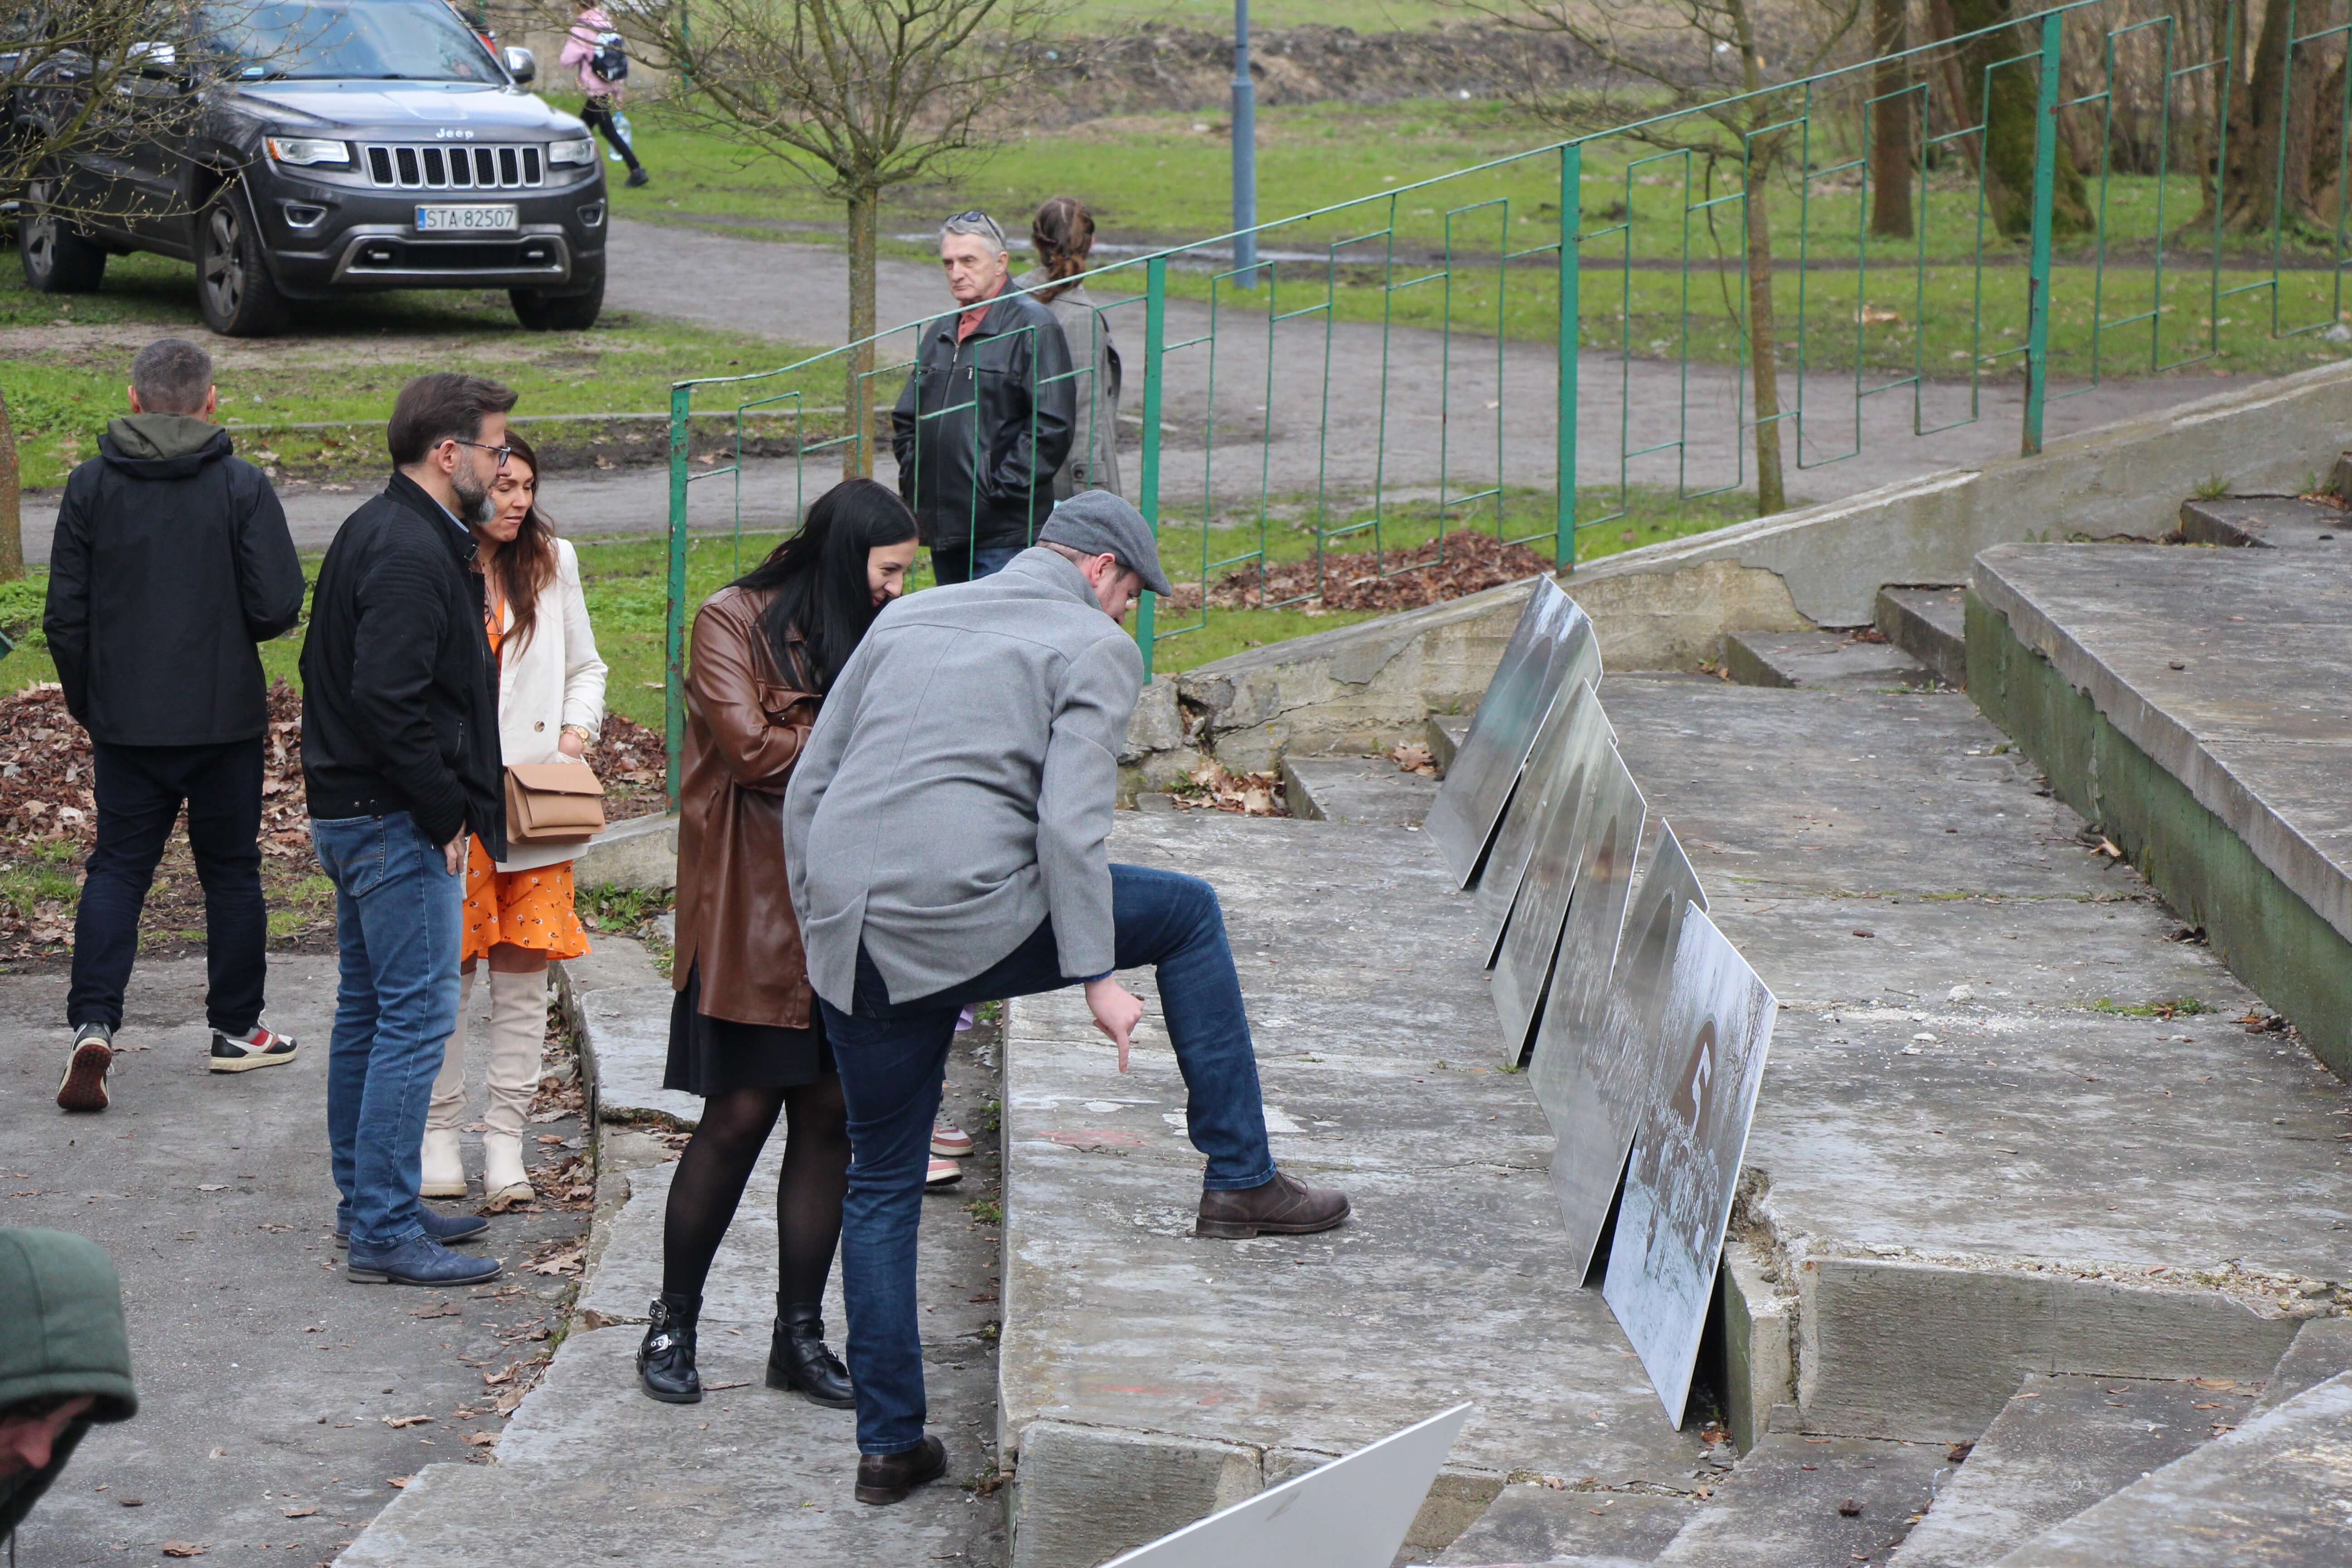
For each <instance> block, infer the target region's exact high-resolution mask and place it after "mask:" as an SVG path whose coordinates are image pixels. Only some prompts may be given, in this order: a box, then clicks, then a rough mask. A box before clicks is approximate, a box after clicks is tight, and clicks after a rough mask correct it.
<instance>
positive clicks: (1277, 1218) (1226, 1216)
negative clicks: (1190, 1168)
mask: <svg viewBox="0 0 2352 1568" xmlns="http://www.w3.org/2000/svg"><path fill="white" fill-rule="evenodd" d="M1348 1212H1349V1210H1348V1194H1345V1193H1335V1192H1333V1191H1332V1190H1331V1189H1330V1188H1328V1187H1310V1186H1308V1185H1307V1184H1306V1183H1305V1182H1302V1181H1300V1180H1299V1179H1298V1178H1297V1177H1296V1176H1286V1175H1284V1174H1282V1173H1280V1172H1276V1173H1275V1177H1274V1180H1272V1181H1270V1182H1267V1183H1265V1184H1264V1185H1262V1186H1255V1187H1244V1188H1243V1189H1241V1190H1240V1191H1239V1192H1229V1193H1202V1194H1201V1217H1200V1219H1199V1220H1197V1221H1196V1222H1195V1223H1194V1224H1193V1226H1192V1234H1193V1235H1194V1236H1208V1237H1217V1238H1219V1239H1221V1240H1224V1241H1240V1240H1243V1239H1244V1238H1246V1237H1253V1236H1305V1235H1307V1234H1308V1233H1309V1232H1311V1231H1318V1230H1328V1229H1330V1228H1331V1227H1332V1226H1335V1225H1338V1224H1339V1222H1340V1221H1341V1220H1343V1219H1346V1218H1347V1217H1348Z"/></svg>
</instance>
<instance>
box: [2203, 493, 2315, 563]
mask: <svg viewBox="0 0 2352 1568" xmlns="http://www.w3.org/2000/svg"><path fill="white" fill-rule="evenodd" d="M2180 537H2181V539H2182V541H2183V542H2186V543H2189V544H2219V545H2226V546H2234V547H2247V546H2251V547H2252V548H2254V549H2258V550H2314V551H2320V552H2327V551H2342V552H2344V553H2345V554H2346V555H2347V557H2352V513H2347V512H2346V511H2345V510H2343V509H2341V508H2340V507H2333V506H2329V505H2328V504H2327V503H2326V501H2315V500H2303V499H2302V498H2301V497H2299V496H2224V497H2222V498H2221V499H2220V500H2191V501H2183V502H2182V503H2181V506H2180Z"/></svg>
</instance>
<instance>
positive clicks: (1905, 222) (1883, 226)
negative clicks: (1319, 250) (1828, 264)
mask: <svg viewBox="0 0 2352 1568" xmlns="http://www.w3.org/2000/svg"><path fill="white" fill-rule="evenodd" d="M1906 9H1907V7H1906V5H1905V3H1904V0H1871V10H1870V52H1871V53H1872V54H1874V55H1877V56H1880V57H1882V61H1881V64H1880V65H1879V67H1878V68H1877V69H1876V70H1875V71H1874V72H1873V73H1872V75H1871V92H1872V94H1873V96H1874V97H1876V98H1877V100H1878V101H1877V102H1876V103H1874V104H1873V105H1871V115H1872V124H1871V139H1870V183H1871V184H1872V185H1873V186H1874V189H1873V191H1872V193H1871V203H1870V232H1871V233H1873V234H1874V235H1877V236H1879V237H1882V238H1885V239H1908V238H1910V237H1911V101H1912V100H1911V95H1910V94H1908V93H1904V94H1903V96H1901V97H1899V98H1896V97H1891V96H1888V95H1890V94H1894V93H1898V92H1902V89H1904V88H1905V87H1906V86H1908V85H1909V84H1910V80H1911V62H1910V61H1908V60H1891V61H1890V60H1885V59H1884V58H1883V57H1885V56H1887V55H1892V54H1897V53H1899V52H1901V50H1902V49H1903V47H1904V45H1905V42H1906V35H1907V31H1908V29H1907V28H1906V26H1905V23H1906V20H1907V17H1906Z"/></svg>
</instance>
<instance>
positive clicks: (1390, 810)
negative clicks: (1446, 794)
mask: <svg viewBox="0 0 2352 1568" xmlns="http://www.w3.org/2000/svg"><path fill="white" fill-rule="evenodd" d="M1282 795H1283V799H1284V801H1285V802H1286V803H1287V804H1288V805H1289V806H1290V815H1291V816H1297V817H1303V818H1305V819H1306V820H1307V821H1309V822H1344V823H1349V824H1351V825H1353V826H1358V827H1409V828H1413V829H1415V830H1418V829H1419V828H1420V826H1421V825H1422V821H1423V818H1425V817H1427V816H1429V805H1430V802H1432V801H1433V800H1435V799H1436V798H1437V780H1436V779H1434V778H1433V777H1431V776H1430V775H1429V774H1427V773H1413V772H1412V771H1411V770H1410V769H1407V768H1403V767H1400V766H1399V765H1398V764H1397V763H1396V762H1395V760H1394V759H1392V758H1389V757H1381V756H1372V757H1363V756H1355V757H1285V758H1284V759H1283V760H1282Z"/></svg>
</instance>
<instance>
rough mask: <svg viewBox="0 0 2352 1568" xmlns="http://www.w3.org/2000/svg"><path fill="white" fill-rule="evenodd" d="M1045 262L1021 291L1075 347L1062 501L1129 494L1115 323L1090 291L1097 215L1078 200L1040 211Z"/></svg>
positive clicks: (1037, 236) (1036, 238) (1058, 489)
mask: <svg viewBox="0 0 2352 1568" xmlns="http://www.w3.org/2000/svg"><path fill="white" fill-rule="evenodd" d="M1029 244H1030V246H1031V247H1033V248H1034V249H1035V251H1036V252H1037V265H1036V266H1034V267H1033V268H1030V269H1029V270H1028V271H1026V272H1024V273H1023V274H1022V275H1021V276H1020V277H1018V278H1015V279H1013V287H1014V288H1015V289H1033V290H1034V293H1032V295H1031V296H1030V297H1031V298H1032V299H1034V300H1036V301H1037V302H1038V303H1039V304H1041V305H1043V306H1045V308H1046V309H1047V310H1051V311H1053V312H1054V320H1055V321H1056V322H1058V323H1059V324H1060V326H1061V329H1062V340H1063V342H1066V343H1067V344H1068V345H1069V349H1070V363H1071V364H1072V366H1074V367H1075V368H1076V371H1077V374H1076V386H1075V388H1074V391H1075V392H1076V399H1075V402H1076V414H1075V416H1074V417H1073V418H1072V420H1071V423H1070V455H1069V456H1068V457H1066V458H1063V459H1062V466H1061V467H1060V468H1057V469H1055V471H1054V499H1055V500H1057V501H1063V500H1069V499H1070V498H1071V497H1072V496H1074V495H1076V494H1077V493H1078V492H1079V491H1080V490H1108V491H1109V492H1110V493H1111V494H1113V495H1121V494H1124V493H1125V492H1124V491H1123V490H1121V489H1120V488H1119V482H1118V390H1119V375H1120V367H1119V361H1118V344H1117V343H1115V342H1112V341H1111V335H1110V318H1109V317H1108V316H1106V315H1104V314H1103V313H1102V310H1100V308H1098V307H1097V305H1096V304H1095V302H1094V300H1093V299H1092V298H1091V297H1090V296H1088V294H1087V286H1086V282H1085V278H1086V271H1087V263H1088V261H1089V260H1091V259H1092V258H1093V255H1094V248H1095V215H1094V214H1093V213H1091V212H1089V211H1087V204H1086V203H1084V202H1082V201H1080V200H1078V199H1077V198H1076V196H1055V197H1054V198H1053V199H1052V200H1050V201H1048V202H1047V203H1046V204H1045V205H1044V206H1041V207H1039V208H1038V209H1037V216H1036V217H1035V218H1034V220H1032V222H1031V223H1030V225H1029Z"/></svg>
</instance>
